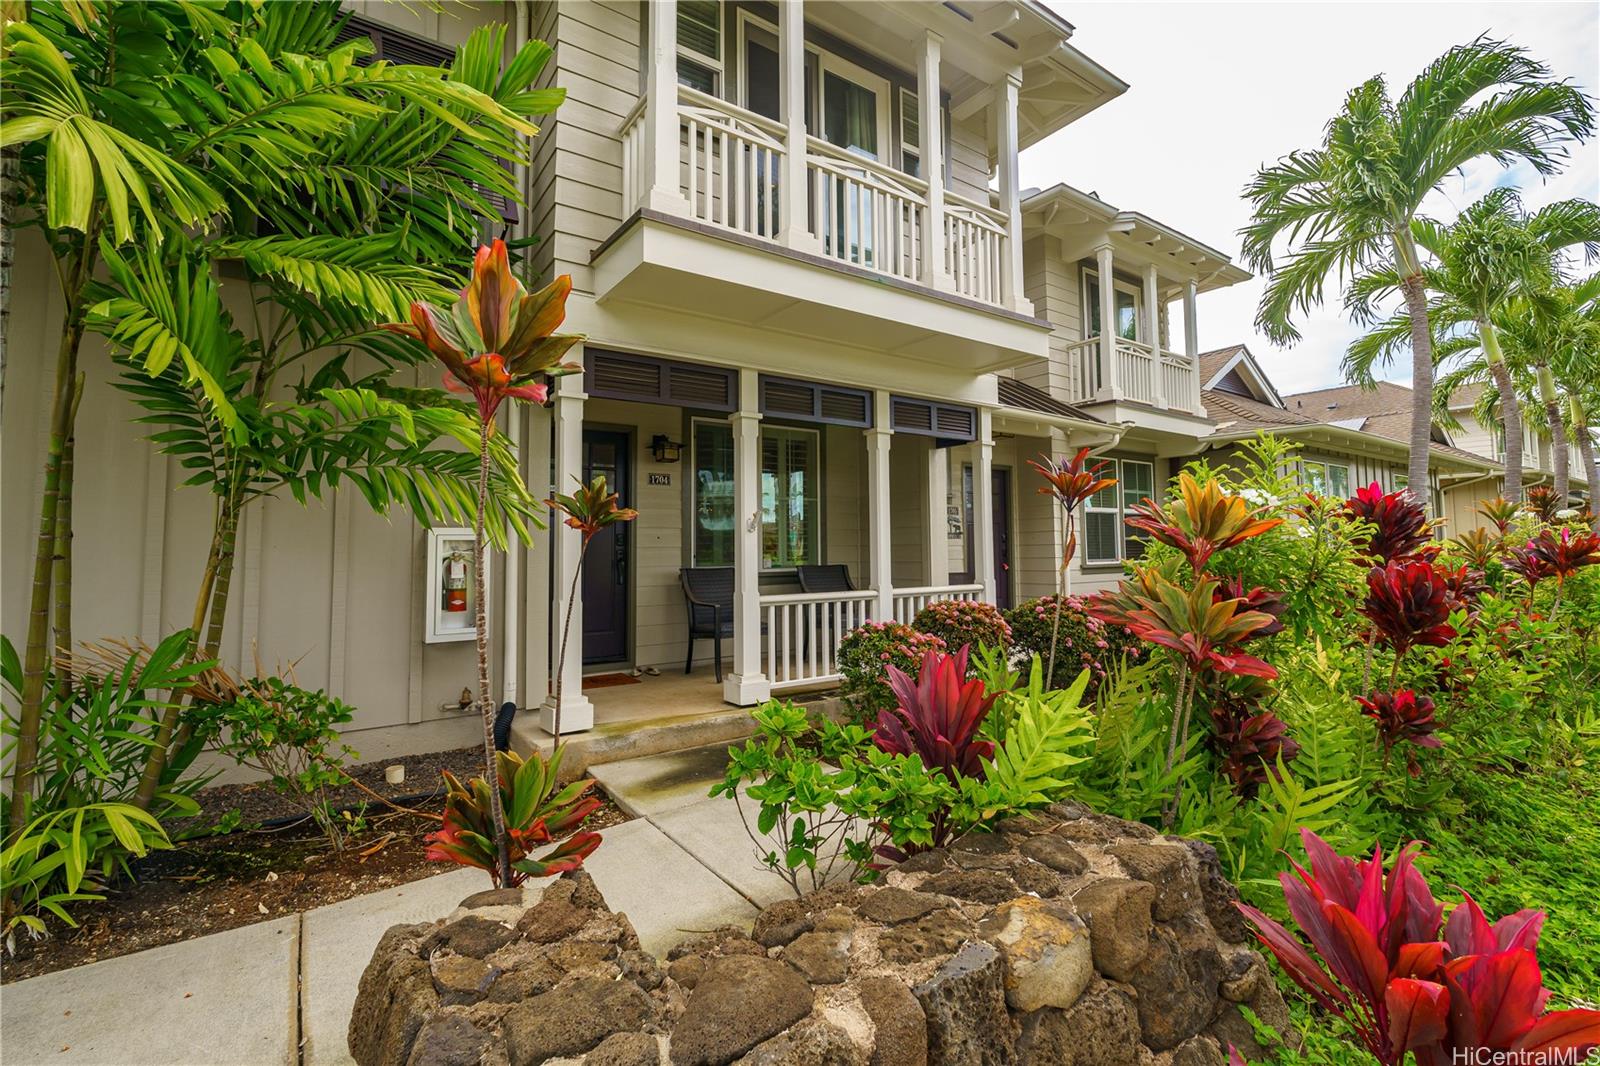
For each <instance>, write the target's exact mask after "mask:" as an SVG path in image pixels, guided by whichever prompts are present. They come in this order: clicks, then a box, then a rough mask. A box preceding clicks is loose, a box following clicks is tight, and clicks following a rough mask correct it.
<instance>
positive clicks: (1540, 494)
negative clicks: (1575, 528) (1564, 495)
mask: <svg viewBox="0 0 1600 1066" xmlns="http://www.w3.org/2000/svg"><path fill="white" fill-rule="evenodd" d="M1522 509H1523V510H1524V511H1527V512H1528V513H1529V514H1531V515H1535V516H1537V517H1538V519H1539V521H1541V522H1543V523H1545V524H1546V525H1554V524H1555V521H1556V512H1557V511H1559V510H1560V509H1561V501H1560V500H1559V499H1558V498H1557V496H1556V490H1555V489H1553V488H1551V487H1550V486H1549V485H1535V486H1534V487H1533V488H1531V489H1529V490H1528V494H1527V501H1526V502H1525V503H1523V505H1522Z"/></svg>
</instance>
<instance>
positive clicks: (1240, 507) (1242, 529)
mask: <svg viewBox="0 0 1600 1066" xmlns="http://www.w3.org/2000/svg"><path fill="white" fill-rule="evenodd" d="M1134 510H1135V511H1136V512H1137V514H1136V516H1135V517H1133V518H1130V519H1128V525H1130V526H1132V527H1133V528H1134V529H1138V530H1143V531H1144V532H1146V533H1148V534H1150V535H1151V536H1152V537H1154V538H1155V539H1156V540H1158V541H1160V542H1161V543H1163V544H1168V545H1171V546H1172V547H1174V548H1177V549H1178V550H1179V551H1180V552H1182V553H1183V557H1184V558H1185V559H1187V560H1189V567H1190V569H1192V570H1193V571H1194V572H1195V573H1196V574H1201V573H1204V572H1205V569H1206V564H1207V563H1209V562H1210V561H1211V557H1212V556H1213V555H1215V554H1216V553H1217V552H1219V551H1223V550H1225V549H1227V548H1231V547H1233V546H1235V545H1237V544H1243V543H1244V542H1245V541H1247V540H1249V539H1251V538H1252V537H1259V536H1260V535H1261V534H1263V533H1265V532H1267V531H1268V530H1270V529H1273V528H1275V527H1277V526H1280V525H1282V524H1283V519H1281V518H1261V517H1259V516H1258V515H1257V514H1256V512H1254V511H1252V510H1251V509H1250V505H1249V504H1248V503H1246V502H1245V499H1244V497H1242V496H1233V495H1230V494H1228V493H1226V492H1224V491H1223V488H1222V485H1221V484H1220V483H1219V482H1217V481H1207V482H1206V483H1205V484H1201V483H1200V482H1198V481H1196V480H1195V479H1194V476H1193V475H1192V474H1190V473H1189V472H1188V471H1184V472H1183V473H1182V474H1180V475H1179V476H1178V498H1177V499H1176V500H1173V501H1172V502H1171V503H1169V504H1167V505H1166V506H1162V505H1161V504H1159V503H1156V502H1155V501H1154V500H1145V501H1144V502H1143V503H1141V504H1139V505H1138V506H1136V507H1135V508H1134Z"/></svg>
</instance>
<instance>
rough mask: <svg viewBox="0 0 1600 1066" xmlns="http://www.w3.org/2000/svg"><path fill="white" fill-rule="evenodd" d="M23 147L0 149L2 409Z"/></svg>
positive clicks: (0, 394)
mask: <svg viewBox="0 0 1600 1066" xmlns="http://www.w3.org/2000/svg"><path fill="white" fill-rule="evenodd" d="M21 187H22V146H21V145H16V144H13V145H9V146H8V147H6V148H3V149H0V410H4V408H5V395H6V349H8V348H9V347H10V346H11V345H10V339H11V338H10V326H11V261H12V259H13V258H15V256H16V251H17V229H16V226H15V225H14V223H15V221H16V210H17V202H18V200H20V199H21V196H22V192H21Z"/></svg>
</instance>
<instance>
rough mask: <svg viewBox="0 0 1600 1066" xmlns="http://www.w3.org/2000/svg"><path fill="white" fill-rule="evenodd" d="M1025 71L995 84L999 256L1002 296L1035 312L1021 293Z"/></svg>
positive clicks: (1020, 308)
mask: <svg viewBox="0 0 1600 1066" xmlns="http://www.w3.org/2000/svg"><path fill="white" fill-rule="evenodd" d="M1021 88H1022V71H1021V70H1020V69H1019V70H1014V71H1010V72H1008V73H1007V74H1006V76H1005V80H1004V81H1002V82H1001V83H1000V84H999V85H997V86H995V95H994V128H995V138H996V143H995V151H996V153H997V158H998V160H999V171H1000V173H999V178H1000V210H1001V211H1002V212H1004V213H1005V216H1006V250H1005V254H1004V255H1002V256H1001V257H1000V299H1001V301H1002V302H1003V303H1004V304H1005V306H1007V307H1009V308H1011V309H1012V310H1014V311H1022V312H1025V313H1027V314H1032V313H1033V305H1032V304H1031V303H1029V302H1028V301H1027V299H1025V298H1024V297H1023V295H1022V196H1021V193H1020V191H1019V189H1018V180H1017V92H1018V90H1020V89H1021Z"/></svg>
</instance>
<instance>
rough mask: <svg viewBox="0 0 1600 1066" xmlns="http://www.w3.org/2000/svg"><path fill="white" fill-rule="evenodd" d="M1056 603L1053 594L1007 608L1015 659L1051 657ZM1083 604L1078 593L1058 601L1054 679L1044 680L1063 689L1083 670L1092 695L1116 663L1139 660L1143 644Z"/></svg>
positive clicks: (1043, 659) (1043, 658)
mask: <svg viewBox="0 0 1600 1066" xmlns="http://www.w3.org/2000/svg"><path fill="white" fill-rule="evenodd" d="M1055 606H1056V598H1055V597H1054V596H1040V597H1039V598H1038V599H1036V600H1028V601H1027V602H1026V603H1021V604H1018V605H1017V606H1016V607H1013V608H1012V609H1011V613H1010V614H1009V615H1007V616H1006V620H1007V621H1008V622H1009V623H1010V624H1011V650H1012V653H1013V655H1014V656H1015V657H1019V658H1022V659H1026V658H1027V657H1028V656H1030V655H1037V656H1039V661H1040V662H1049V661H1050V631H1051V625H1052V622H1053V621H1054V614H1055ZM1084 606H1085V600H1084V599H1083V598H1082V597H1080V596H1068V597H1067V598H1066V599H1065V600H1064V601H1062V604H1061V627H1060V630H1059V633H1058V638H1059V639H1058V643H1057V647H1056V660H1055V661H1056V669H1055V677H1054V678H1046V679H1045V684H1046V686H1047V687H1049V688H1062V687H1064V686H1066V685H1069V684H1071V683H1072V679H1073V678H1075V677H1077V676H1078V673H1079V671H1081V670H1083V669H1085V668H1087V669H1088V671H1089V693H1090V694H1091V695H1092V694H1093V692H1094V691H1095V689H1096V688H1097V687H1098V686H1099V684H1100V682H1101V681H1103V680H1104V679H1105V677H1106V675H1107V673H1109V672H1110V670H1111V669H1112V668H1113V667H1114V666H1116V664H1117V663H1119V662H1121V661H1122V660H1123V659H1124V658H1127V659H1128V660H1130V661H1137V660H1140V659H1143V658H1144V656H1145V653H1146V647H1145V645H1144V644H1143V643H1142V642H1141V641H1139V640H1138V639H1137V638H1135V637H1134V636H1133V635H1132V634H1131V633H1129V632H1128V631H1127V630H1126V629H1124V628H1123V627H1122V626H1116V625H1107V624H1106V623H1105V622H1102V621H1100V619H1098V618H1093V617H1091V616H1090V615H1089V614H1088V613H1087V612H1086V611H1085V610H1084Z"/></svg>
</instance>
